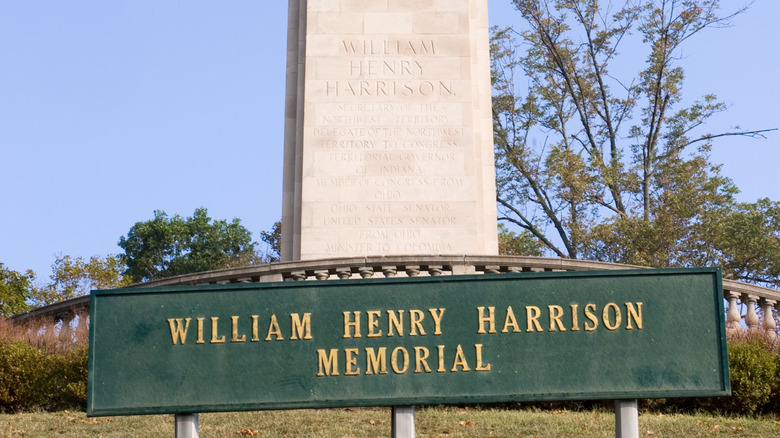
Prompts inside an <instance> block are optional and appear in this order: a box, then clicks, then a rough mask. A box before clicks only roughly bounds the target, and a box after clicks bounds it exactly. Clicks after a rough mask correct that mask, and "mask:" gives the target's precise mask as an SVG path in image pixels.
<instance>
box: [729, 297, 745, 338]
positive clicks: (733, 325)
mask: <svg viewBox="0 0 780 438" xmlns="http://www.w3.org/2000/svg"><path fill="white" fill-rule="evenodd" d="M739 297H740V295H739V294H738V293H737V292H729V293H728V300H729V309H728V311H727V312H726V328H727V329H728V330H729V331H736V330H739V320H740V319H742V315H741V314H740V312H739V307H738V306H737V299H738V298H739Z"/></svg>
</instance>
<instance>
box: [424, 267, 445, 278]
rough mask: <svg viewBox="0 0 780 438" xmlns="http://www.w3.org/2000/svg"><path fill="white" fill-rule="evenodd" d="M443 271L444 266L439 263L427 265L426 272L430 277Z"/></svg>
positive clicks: (436, 275)
mask: <svg viewBox="0 0 780 438" xmlns="http://www.w3.org/2000/svg"><path fill="white" fill-rule="evenodd" d="M443 273H444V267H443V266H441V265H429V266H428V274H430V275H431V277H438V276H439V275H442V274H443Z"/></svg>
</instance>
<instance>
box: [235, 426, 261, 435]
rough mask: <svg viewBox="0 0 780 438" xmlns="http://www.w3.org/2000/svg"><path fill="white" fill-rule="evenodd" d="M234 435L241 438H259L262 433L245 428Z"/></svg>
mask: <svg viewBox="0 0 780 438" xmlns="http://www.w3.org/2000/svg"><path fill="white" fill-rule="evenodd" d="M233 433H234V434H236V435H241V436H259V435H260V434H261V432H260V431H259V430H254V429H250V428H248V427H245V428H243V429H239V430H237V431H235V432H233Z"/></svg>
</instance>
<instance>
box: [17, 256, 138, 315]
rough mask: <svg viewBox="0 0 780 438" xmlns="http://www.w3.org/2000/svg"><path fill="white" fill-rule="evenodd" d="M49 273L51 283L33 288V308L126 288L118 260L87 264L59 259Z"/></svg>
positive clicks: (96, 260)
mask: <svg viewBox="0 0 780 438" xmlns="http://www.w3.org/2000/svg"><path fill="white" fill-rule="evenodd" d="M51 269H52V274H51V277H50V278H51V283H49V284H46V285H44V286H39V287H35V288H34V293H33V297H32V299H33V301H34V302H35V304H36V305H47V304H51V303H55V302H57V301H62V300H66V299H69V298H73V297H77V296H81V295H86V294H88V293H89V291H90V290H92V289H114V288H117V287H122V286H126V285H128V284H130V281H129V279H126V278H125V277H124V276H123V275H122V271H123V270H124V264H123V263H122V260H121V259H120V258H119V257H117V256H113V255H109V256H106V257H91V258H90V259H89V260H88V261H86V260H84V259H83V258H82V257H71V256H69V255H60V256H58V257H57V259H56V260H55V261H54V264H52V266H51Z"/></svg>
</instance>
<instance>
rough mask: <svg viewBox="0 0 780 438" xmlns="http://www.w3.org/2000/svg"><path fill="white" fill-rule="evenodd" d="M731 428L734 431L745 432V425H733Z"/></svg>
mask: <svg viewBox="0 0 780 438" xmlns="http://www.w3.org/2000/svg"><path fill="white" fill-rule="evenodd" d="M731 430H732V431H733V432H744V431H745V428H744V427H738V426H731Z"/></svg>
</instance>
